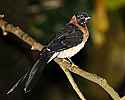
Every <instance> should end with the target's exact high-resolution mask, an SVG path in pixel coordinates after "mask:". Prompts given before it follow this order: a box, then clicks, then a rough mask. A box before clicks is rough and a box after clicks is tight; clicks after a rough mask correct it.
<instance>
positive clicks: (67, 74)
mask: <svg viewBox="0 0 125 100" xmlns="http://www.w3.org/2000/svg"><path fill="white" fill-rule="evenodd" d="M58 64H59V63H58ZM59 66H60V67H61V68H62V70H63V71H64V73H65V74H66V76H67V78H68V80H69V82H70V84H71V85H72V87H73V89H74V90H75V91H76V93H77V94H78V95H79V97H80V98H81V99H82V100H86V99H85V97H84V96H83V94H82V93H81V91H80V90H79V88H78V86H77V84H76V83H75V81H74V79H73V77H72V75H71V73H70V72H69V70H68V69H67V67H65V66H63V65H62V64H60V65H59Z"/></svg>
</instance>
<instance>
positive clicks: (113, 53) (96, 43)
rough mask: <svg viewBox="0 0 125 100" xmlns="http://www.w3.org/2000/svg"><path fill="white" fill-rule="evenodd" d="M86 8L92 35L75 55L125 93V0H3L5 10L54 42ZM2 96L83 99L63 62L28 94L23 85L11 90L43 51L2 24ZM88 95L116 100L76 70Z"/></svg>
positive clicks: (0, 7)
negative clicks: (63, 69)
mask: <svg viewBox="0 0 125 100" xmlns="http://www.w3.org/2000/svg"><path fill="white" fill-rule="evenodd" d="M80 11H86V12H88V14H89V15H90V16H91V17H92V18H91V21H89V23H88V27H89V31H90V37H89V40H88V42H87V43H86V46H85V48H84V49H83V50H81V51H80V52H79V53H78V54H77V55H76V56H74V57H73V58H72V60H73V61H74V62H75V64H77V65H78V66H79V67H80V68H82V69H84V70H86V71H88V72H91V73H95V74H97V75H99V76H101V77H104V78H106V79H107V81H108V83H109V84H110V85H111V86H112V87H113V88H114V89H115V90H116V91H117V92H118V93H119V94H120V96H123V95H125V28H124V27H125V0H118V1H117V0H0V13H1V14H5V19H6V20H7V21H8V22H9V23H11V24H14V25H18V26H19V27H21V28H22V29H23V30H24V31H25V32H27V33H29V35H30V36H32V37H33V38H34V39H36V40H37V41H39V42H40V43H42V44H45V45H46V44H48V43H49V41H51V39H52V38H53V37H54V36H55V34H56V33H57V32H59V30H60V29H61V28H62V27H63V26H64V25H65V24H66V23H67V22H68V21H69V19H70V18H71V16H73V14H75V13H77V12H80ZM0 33H1V34H0V100H64V99H65V100H80V99H79V97H78V96H77V94H76V93H75V91H74V90H73V89H72V87H71V85H70V83H69V81H68V80H67V78H66V76H65V74H64V73H63V71H62V70H61V68H60V67H59V66H58V65H57V64H56V63H55V62H53V61H52V62H51V63H50V64H48V65H47V66H46V68H45V70H44V72H43V75H42V76H41V79H40V81H39V82H38V84H37V85H36V88H34V90H33V91H32V92H30V93H28V94H24V92H23V89H22V88H21V87H19V88H17V89H16V91H14V92H13V93H11V94H10V95H5V94H4V93H5V92H7V91H8V90H9V89H10V87H11V86H12V85H13V84H14V83H15V82H17V80H18V79H19V78H20V77H21V76H22V75H23V74H24V73H26V71H27V70H28V68H30V67H32V65H33V63H34V61H35V57H36V55H37V51H31V50H30V46H29V45H27V44H26V43H24V42H22V41H21V40H19V39H18V38H17V37H16V36H14V35H13V34H8V35H7V36H6V37H4V36H3V35H2V30H0ZM72 75H73V77H74V79H75V81H76V83H77V84H78V86H79V88H80V89H81V91H82V92H83V94H84V96H85V97H86V99H87V100H112V99H111V98H110V96H109V95H108V94H107V93H106V92H105V91H104V90H103V89H102V88H100V87H99V86H98V85H96V84H94V83H92V82H90V81H88V80H86V79H84V78H81V77H79V76H78V75H75V74H72Z"/></svg>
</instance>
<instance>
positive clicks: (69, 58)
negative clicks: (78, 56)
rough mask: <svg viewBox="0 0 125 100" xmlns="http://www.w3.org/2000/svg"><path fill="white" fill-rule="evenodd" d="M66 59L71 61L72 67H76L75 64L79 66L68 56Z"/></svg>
mask: <svg viewBox="0 0 125 100" xmlns="http://www.w3.org/2000/svg"><path fill="white" fill-rule="evenodd" d="M66 59H67V60H68V61H69V62H70V64H71V67H74V66H75V67H77V66H76V65H75V64H74V62H73V61H72V60H71V59H70V58H68V57H67V58H66Z"/></svg>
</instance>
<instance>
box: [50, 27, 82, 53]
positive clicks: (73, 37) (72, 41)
mask: <svg viewBox="0 0 125 100" xmlns="http://www.w3.org/2000/svg"><path fill="white" fill-rule="evenodd" d="M82 40H83V33H82V32H81V31H80V30H79V29H78V28H77V27H76V26H74V25H67V26H65V27H64V29H63V30H62V31H61V32H60V33H58V34H57V35H56V37H55V39H54V40H52V41H51V42H50V43H49V44H48V48H49V49H50V50H51V51H55V52H59V51H62V50H66V49H69V48H71V47H74V46H77V45H78V44H80V43H81V42H82Z"/></svg>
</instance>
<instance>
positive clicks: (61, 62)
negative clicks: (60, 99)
mask: <svg viewBox="0 0 125 100" xmlns="http://www.w3.org/2000/svg"><path fill="white" fill-rule="evenodd" d="M0 28H1V29H2V30H3V33H5V34H4V35H6V34H7V32H11V33H12V34H14V35H16V36H17V37H19V38H20V39H21V40H23V41H24V42H26V43H27V44H29V45H31V46H32V48H31V49H33V50H34V49H35V50H41V49H42V48H43V45H41V44H40V43H38V42H36V41H35V40H34V39H33V38H31V37H30V36H29V35H28V34H26V33H25V32H23V31H22V30H21V29H20V28H19V27H15V26H13V25H11V24H8V23H7V22H6V21H4V20H3V19H2V17H0ZM54 61H55V62H56V63H58V64H59V65H60V66H63V68H64V69H68V70H69V71H71V72H73V73H76V74H77V75H79V76H81V77H83V78H86V79H88V80H90V81H92V82H94V83H96V84H98V85H100V86H101V87H102V88H103V89H104V90H105V91H106V92H107V93H108V94H109V95H110V96H111V97H112V99H113V100H120V96H119V95H118V93H117V92H116V91H115V90H114V89H113V88H112V87H111V86H110V85H109V84H108V83H107V81H106V80H105V79H103V78H101V77H99V76H97V75H96V74H92V73H89V72H86V71H84V70H82V69H80V68H79V67H77V66H72V65H71V64H70V63H69V62H68V61H67V60H65V59H55V60H54ZM61 68H62V67H61ZM69 71H65V70H64V72H65V74H66V75H67V77H68V79H69V81H70V82H71V79H72V77H71V76H70V75H69V74H68V73H69ZM69 77H70V78H69ZM72 84H76V83H72ZM74 90H77V89H76V88H74ZM78 91H79V90H78ZM78 91H77V93H78ZM80 93H81V92H80ZM78 95H79V97H80V98H81V96H80V94H78ZM82 100H84V99H82ZM121 100H124V97H123V98H122V99H121Z"/></svg>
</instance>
